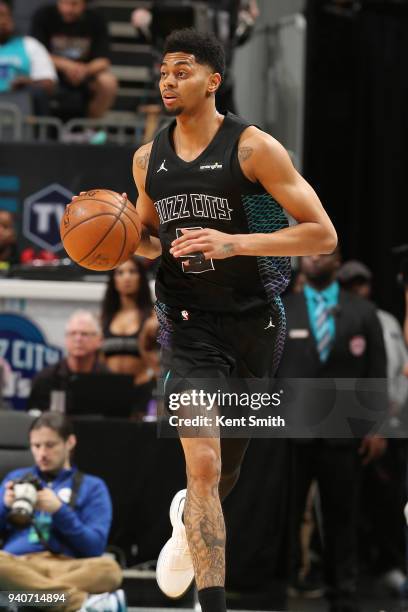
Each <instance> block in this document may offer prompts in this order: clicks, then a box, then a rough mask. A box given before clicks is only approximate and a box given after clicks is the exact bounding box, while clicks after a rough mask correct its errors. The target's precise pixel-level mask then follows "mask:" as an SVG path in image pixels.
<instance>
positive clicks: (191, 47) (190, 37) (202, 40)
mask: <svg viewBox="0 0 408 612" xmlns="http://www.w3.org/2000/svg"><path fill="white" fill-rule="evenodd" d="M178 51H180V52H184V53H191V54H192V55H194V57H195V59H196V61H197V62H198V63H199V64H204V65H206V66H209V67H210V68H211V69H212V70H213V71H214V72H218V73H219V74H220V75H221V77H222V78H223V77H224V74H225V53H224V48H223V46H222V44H221V43H220V41H219V40H217V38H216V37H215V36H214V35H213V34H209V33H207V32H199V31H198V30H194V29H193V28H184V29H183V30H174V31H173V32H172V33H171V34H169V36H168V37H167V38H166V40H165V42H164V49H163V56H164V55H166V53H177V52H178Z"/></svg>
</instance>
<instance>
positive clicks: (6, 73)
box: [0, 0, 57, 115]
mask: <svg viewBox="0 0 408 612" xmlns="http://www.w3.org/2000/svg"><path fill="white" fill-rule="evenodd" d="M56 81H57V74H56V71H55V68H54V65H53V63H52V61H51V58H50V56H49V54H48V51H47V49H45V47H44V45H42V44H41V43H40V42H39V41H38V40H36V39H35V38H32V37H31V36H18V35H17V34H16V33H15V29H14V21H13V17H12V14H11V9H10V7H9V5H8V3H7V2H6V1H5V0H0V94H4V93H8V92H11V91H16V90H23V89H25V90H26V91H29V92H30V95H31V98H32V102H33V106H34V112H35V113H36V114H37V115H47V114H49V112H48V110H49V109H48V98H49V95H50V94H52V93H53V91H54V88H55V83H56ZM0 100H1V96H0Z"/></svg>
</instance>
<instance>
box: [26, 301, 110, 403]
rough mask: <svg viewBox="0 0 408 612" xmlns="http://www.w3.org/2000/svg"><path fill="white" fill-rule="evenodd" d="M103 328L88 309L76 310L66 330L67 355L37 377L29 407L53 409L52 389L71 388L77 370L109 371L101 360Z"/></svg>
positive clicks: (34, 380) (87, 371)
mask: <svg viewBox="0 0 408 612" xmlns="http://www.w3.org/2000/svg"><path fill="white" fill-rule="evenodd" d="M101 340H102V332H101V329H100V326H99V323H98V321H97V320H96V319H95V317H94V316H93V315H92V313H90V312H88V311H86V310H78V311H76V312H74V313H73V314H72V315H71V317H70V319H69V320H68V323H67V326H66V330H65V348H66V351H67V356H66V357H65V358H64V359H62V360H61V361H59V362H58V363H56V364H55V365H53V366H50V367H48V368H45V369H44V370H43V371H42V372H39V374H37V376H36V377H35V378H34V379H33V382H32V386H31V393H30V397H29V398H28V409H31V408H37V409H39V410H49V409H50V404H51V393H52V391H65V392H66V391H67V388H68V383H69V379H70V376H71V375H72V374H73V373H77V374H78V373H81V374H85V373H89V372H92V373H97V372H108V371H109V370H108V369H107V367H106V366H105V365H104V364H103V363H100V362H99V360H98V351H99V348H100V346H101Z"/></svg>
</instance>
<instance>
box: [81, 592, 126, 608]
mask: <svg viewBox="0 0 408 612" xmlns="http://www.w3.org/2000/svg"><path fill="white" fill-rule="evenodd" d="M126 611H127V606H126V598H125V592H124V591H123V589H118V590H117V591H112V593H98V594H97V595H90V596H89V597H88V598H87V599H86V600H85V601H84V603H83V604H82V608H81V610H80V612H126Z"/></svg>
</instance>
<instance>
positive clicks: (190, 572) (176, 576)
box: [156, 489, 194, 599]
mask: <svg viewBox="0 0 408 612" xmlns="http://www.w3.org/2000/svg"><path fill="white" fill-rule="evenodd" d="M186 494H187V490H186V489H183V490H182V491H179V492H178V493H176V495H175V496H174V498H173V501H172V502H171V506H170V521H171V524H172V526H173V534H172V536H171V538H170V540H168V541H167V542H166V544H165V545H164V546H163V548H162V549H161V552H160V555H159V558H158V559H157V567H156V580H157V584H158V585H159V587H160V589H161V591H163V593H164V594H165V595H167V597H172V598H173V599H176V598H178V597H182V596H183V595H184V593H186V591H187V590H188V589H189V587H190V585H191V583H192V581H193V579H194V569H193V561H192V559H191V554H190V550H189V548H188V542H187V536H186V528H185V527H184V523H183V510H184V504H185V501H186Z"/></svg>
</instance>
